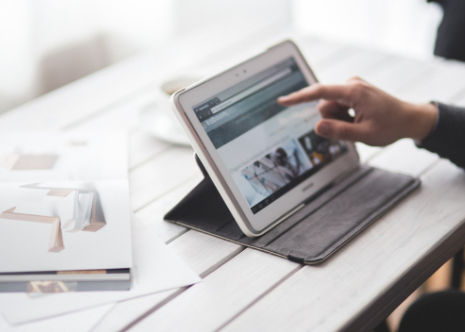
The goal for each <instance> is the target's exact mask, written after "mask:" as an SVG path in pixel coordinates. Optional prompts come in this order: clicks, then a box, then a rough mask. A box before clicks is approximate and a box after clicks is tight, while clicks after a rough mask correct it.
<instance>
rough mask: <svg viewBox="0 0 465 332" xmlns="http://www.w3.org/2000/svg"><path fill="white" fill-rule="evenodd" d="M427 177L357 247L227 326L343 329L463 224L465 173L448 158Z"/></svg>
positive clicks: (296, 278) (298, 276)
mask: <svg viewBox="0 0 465 332" xmlns="http://www.w3.org/2000/svg"><path fill="white" fill-rule="evenodd" d="M422 181H423V185H422V187H421V188H420V189H419V190H418V191H417V192H415V193H413V194H412V195H411V196H409V197H408V198H407V199H406V200H405V201H403V202H402V203H401V204H399V206H398V207H397V208H396V209H394V210H393V211H391V212H390V213H389V214H387V215H386V216H384V217H383V218H381V219H380V220H379V221H377V222H376V223H375V224H374V225H373V226H371V227H369V228H368V229H367V230H366V231H365V232H363V233H362V234H361V235H360V236H359V237H358V238H356V239H355V240H353V242H352V243H350V245H348V246H345V247H344V248H343V249H342V250H341V251H340V252H339V253H338V254H336V255H335V256H334V257H332V258H331V259H330V260H328V261H327V262H326V263H324V264H322V265H319V266H315V267H312V266H308V267H304V268H303V269H301V270H300V271H298V272H297V273H295V274H294V275H293V276H291V277H290V278H289V279H288V280H286V281H285V282H283V283H282V284H281V285H279V286H278V287H277V288H276V289H275V290H274V291H273V292H271V293H269V294H268V295H267V296H265V297H264V298H263V299H262V300H260V301H259V302H258V303H256V304H255V305H254V306H252V307H251V308H250V309H249V310H247V311H246V312H245V313H243V314H242V315H241V316H239V317H238V318H237V319H236V320H234V321H233V322H232V323H231V324H230V325H228V326H227V327H226V328H225V329H224V330H225V331H241V330H249V331H268V330H276V331H288V330H292V331H309V330H311V331H336V330H340V329H343V328H344V326H345V325H346V324H348V323H349V322H350V321H351V318H352V317H354V316H356V315H358V314H359V313H360V312H361V311H363V310H365V308H368V307H369V306H370V304H371V302H372V301H373V300H374V299H376V298H378V296H379V295H380V294H382V293H384V292H385V289H386V287H387V286H388V285H392V284H394V283H395V282H396V280H398V279H399V278H401V277H402V276H403V275H404V274H405V273H407V272H408V270H409V268H410V267H411V266H412V265H414V264H415V263H416V262H418V261H419V260H422V259H423V258H424V257H426V256H428V254H430V253H431V250H432V248H433V247H434V246H435V244H436V243H438V242H439V243H440V242H442V241H447V237H448V233H449V232H450V231H451V230H453V229H454V228H455V227H457V226H459V225H460V224H462V222H463V220H464V218H465V205H464V204H463V201H464V199H465V177H464V176H463V170H460V169H458V168H457V167H455V166H453V165H452V164H450V163H449V162H447V161H441V163H440V164H439V165H437V166H436V167H434V168H433V169H431V170H430V171H428V172H427V173H426V174H425V175H424V176H423V177H422ZM417 286H418V285H417ZM329 313H330V315H329ZM329 318H330V319H329Z"/></svg>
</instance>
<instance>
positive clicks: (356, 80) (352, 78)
mask: <svg viewBox="0 0 465 332" xmlns="http://www.w3.org/2000/svg"><path fill="white" fill-rule="evenodd" d="M361 81H363V80H362V79H361V78H360V77H359V76H352V77H351V78H349V79H348V80H347V82H361Z"/></svg>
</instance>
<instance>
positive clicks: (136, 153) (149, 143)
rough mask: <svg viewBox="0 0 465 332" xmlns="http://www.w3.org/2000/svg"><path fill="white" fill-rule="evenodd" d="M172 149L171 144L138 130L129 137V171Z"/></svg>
mask: <svg viewBox="0 0 465 332" xmlns="http://www.w3.org/2000/svg"><path fill="white" fill-rule="evenodd" d="M171 147H172V145H171V144H169V143H165V142H163V141H161V140H159V139H157V138H155V137H154V136H152V135H151V134H149V133H148V132H146V131H145V130H144V129H141V128H137V130H136V131H135V132H134V133H132V134H131V135H130V137H129V169H134V168H135V167H137V166H140V165H142V164H143V163H145V162H147V161H149V160H150V159H152V158H154V157H155V156H157V155H158V154H160V153H161V152H163V151H166V150H167V149H169V148H171Z"/></svg>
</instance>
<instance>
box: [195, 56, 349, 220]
mask: <svg viewBox="0 0 465 332" xmlns="http://www.w3.org/2000/svg"><path fill="white" fill-rule="evenodd" d="M306 86H308V83H307V81H306V79H305V77H304V76H303V74H302V73H301V71H300V69H299V67H298V66H297V64H296V63H295V61H294V59H293V58H289V59H286V60H285V61H283V62H280V63H278V64H276V65H274V66H272V67H270V68H268V69H266V70H264V71H262V72H260V73H258V74H256V75H254V76H252V77H250V78H249V79H247V80H245V81H243V82H241V83H239V84H237V85H236V86H233V87H231V88H229V89H227V90H225V91H223V92H221V93H219V94H217V95H215V96H213V97H211V98H209V99H208V100H206V101H204V102H202V103H201V104H199V105H196V106H194V108H193V109H194V112H195V113H196V115H197V118H198V119H199V121H200V122H201V123H202V125H203V127H204V129H205V131H206V133H207V135H208V137H209V138H210V140H211V142H212V143H213V145H214V146H215V148H216V149H217V151H218V153H219V155H220V157H221V159H222V160H223V162H224V163H225V165H226V167H227V168H228V170H229V172H230V173H231V175H232V177H233V179H234V181H235V182H236V184H237V186H238V187H239V189H240V191H241V193H242V194H243V195H244V197H245V199H246V200H247V202H248V204H249V206H250V208H251V210H252V212H253V213H257V212H258V211H260V210H262V209H264V208H266V206H268V205H269V204H270V203H271V202H273V201H275V200H276V199H278V198H279V197H280V196H282V195H284V194H285V193H286V192H288V191H289V190H291V189H292V188H294V187H295V186H297V185H298V184H299V183H301V182H302V181H304V180H305V179H307V178H308V177H310V176H311V175H313V174H315V173H316V172H317V171H318V170H320V169H321V168H323V167H324V166H325V165H327V164H328V163H330V162H331V161H333V160H334V159H336V158H337V157H339V156H340V155H342V154H344V153H346V152H347V146H346V145H345V143H344V141H328V140H326V139H324V138H322V137H320V136H318V135H316V133H315V131H314V130H313V128H314V126H315V123H316V122H317V121H318V120H319V115H318V111H317V108H316V105H317V102H316V101H315V102H311V103H305V104H302V105H298V106H293V107H284V106H281V105H280V104H278V103H277V101H276V100H277V98H278V97H280V96H283V95H286V94H289V93H291V92H294V91H297V90H300V89H302V88H304V87H306Z"/></svg>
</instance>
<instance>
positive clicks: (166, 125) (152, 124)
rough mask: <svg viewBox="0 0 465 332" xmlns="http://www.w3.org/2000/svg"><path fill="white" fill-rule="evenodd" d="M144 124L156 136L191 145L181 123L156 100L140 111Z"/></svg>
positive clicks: (170, 141)
mask: <svg viewBox="0 0 465 332" xmlns="http://www.w3.org/2000/svg"><path fill="white" fill-rule="evenodd" d="M139 121H140V123H141V124H142V126H143V127H144V128H145V129H146V130H147V131H148V132H149V133H150V134H152V135H153V136H155V137H156V138H158V139H160V140H162V141H165V142H168V143H171V144H176V145H182V146H189V147H190V146H191V144H190V142H189V140H188V138H187V136H186V134H185V133H184V131H183V129H182V128H181V125H180V124H179V123H178V122H177V120H176V118H175V117H174V115H172V116H171V115H170V114H168V113H167V112H166V110H164V109H162V108H161V107H160V103H158V102H156V101H154V102H152V103H150V104H148V105H146V106H145V107H143V108H142V109H141V110H140V111H139Z"/></svg>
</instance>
